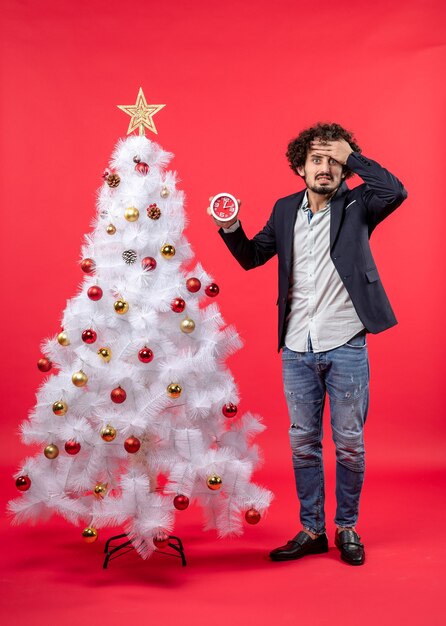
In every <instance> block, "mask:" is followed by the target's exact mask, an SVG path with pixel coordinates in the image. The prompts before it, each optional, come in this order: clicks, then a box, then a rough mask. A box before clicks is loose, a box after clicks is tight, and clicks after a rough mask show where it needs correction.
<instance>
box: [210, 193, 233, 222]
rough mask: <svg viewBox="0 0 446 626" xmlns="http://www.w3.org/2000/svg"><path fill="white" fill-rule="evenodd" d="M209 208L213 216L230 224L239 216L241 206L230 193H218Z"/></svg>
mask: <svg viewBox="0 0 446 626" xmlns="http://www.w3.org/2000/svg"><path fill="white" fill-rule="evenodd" d="M209 208H210V210H211V215H213V217H215V219H216V220H219V221H220V222H230V221H231V220H233V219H234V217H236V216H237V213H238V211H239V205H238V202H237V200H236V199H235V198H234V196H232V195H231V194H230V193H226V192H223V193H218V194H217V195H216V196H214V197H213V198H212V199H211V202H210V205H209Z"/></svg>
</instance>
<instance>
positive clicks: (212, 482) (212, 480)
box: [206, 474, 223, 491]
mask: <svg viewBox="0 0 446 626" xmlns="http://www.w3.org/2000/svg"><path fill="white" fill-rule="evenodd" d="M206 484H207V486H208V487H209V489H212V491H218V489H220V487H221V486H222V484H223V481H222V479H221V478H220V476H217V474H212V476H209V478H208V479H207V481H206Z"/></svg>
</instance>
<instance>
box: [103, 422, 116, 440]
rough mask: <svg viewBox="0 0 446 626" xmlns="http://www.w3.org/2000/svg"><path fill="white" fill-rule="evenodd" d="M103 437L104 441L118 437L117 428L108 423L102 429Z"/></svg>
mask: <svg viewBox="0 0 446 626" xmlns="http://www.w3.org/2000/svg"><path fill="white" fill-rule="evenodd" d="M101 437H102V439H103V440H104V441H113V440H114V439H115V438H116V428H113V426H110V425H109V424H107V426H105V427H104V428H103V429H102V430H101Z"/></svg>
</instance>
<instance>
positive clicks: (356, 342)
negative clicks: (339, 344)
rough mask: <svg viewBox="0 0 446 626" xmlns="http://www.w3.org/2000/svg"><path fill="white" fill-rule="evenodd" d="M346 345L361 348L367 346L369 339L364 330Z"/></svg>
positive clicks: (356, 348)
mask: <svg viewBox="0 0 446 626" xmlns="http://www.w3.org/2000/svg"><path fill="white" fill-rule="evenodd" d="M344 345H346V346H348V347H349V348H354V349H355V350H358V349H359V350H361V348H365V347H366V346H367V339H366V335H365V333H364V332H361V333H359V335H355V336H354V337H352V338H351V339H349V340H348V341H347V342H346V343H345V344H344Z"/></svg>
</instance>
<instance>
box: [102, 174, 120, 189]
mask: <svg viewBox="0 0 446 626" xmlns="http://www.w3.org/2000/svg"><path fill="white" fill-rule="evenodd" d="M105 180H106V181H107V185H108V186H109V187H117V186H118V185H119V183H120V182H121V179H120V178H119V176H118V174H109V175H108V176H107V178H106V179H105Z"/></svg>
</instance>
